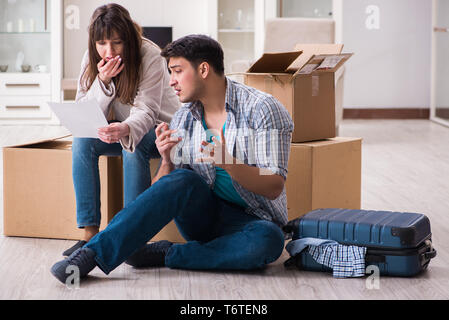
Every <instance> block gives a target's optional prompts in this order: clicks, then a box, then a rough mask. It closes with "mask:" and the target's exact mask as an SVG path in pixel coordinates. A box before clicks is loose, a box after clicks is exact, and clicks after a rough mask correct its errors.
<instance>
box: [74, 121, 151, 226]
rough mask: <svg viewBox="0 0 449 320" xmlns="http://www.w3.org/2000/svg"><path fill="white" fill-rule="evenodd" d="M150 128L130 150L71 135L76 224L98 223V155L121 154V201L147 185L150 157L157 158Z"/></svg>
mask: <svg viewBox="0 0 449 320" xmlns="http://www.w3.org/2000/svg"><path fill="white" fill-rule="evenodd" d="M155 140H156V134H155V131H154V129H153V130H151V131H150V132H149V133H147V134H146V135H145V136H144V137H143V139H142V141H141V142H140V143H139V145H138V146H137V147H136V150H135V152H134V153H130V152H128V151H126V150H122V146H121V145H120V143H113V144H107V143H105V142H102V141H101V140H100V139H92V138H74V139H73V144H72V175H73V185H74V188H75V199H76V218H77V225H78V227H79V228H84V227H88V226H100V219H101V213H100V173H99V169H98V158H99V157H100V156H101V155H108V156H120V155H123V185H124V205H125V206H126V204H128V203H130V202H132V201H133V200H135V199H136V198H137V196H138V195H139V194H141V193H142V192H143V191H145V190H146V189H148V187H149V186H150V185H151V173H150V163H149V161H150V158H159V157H160V155H159V151H158V150H157V147H156V144H155Z"/></svg>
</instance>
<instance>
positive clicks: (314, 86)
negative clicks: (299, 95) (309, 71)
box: [312, 76, 320, 97]
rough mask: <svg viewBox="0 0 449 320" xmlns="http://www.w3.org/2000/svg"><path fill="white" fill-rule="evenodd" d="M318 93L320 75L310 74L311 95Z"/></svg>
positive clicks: (314, 95)
mask: <svg viewBox="0 0 449 320" xmlns="http://www.w3.org/2000/svg"><path fill="white" fill-rule="evenodd" d="M319 94H320V77H319V76H312V97H317V96H319Z"/></svg>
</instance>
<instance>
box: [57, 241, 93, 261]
mask: <svg viewBox="0 0 449 320" xmlns="http://www.w3.org/2000/svg"><path fill="white" fill-rule="evenodd" d="M86 243H87V241H84V240H80V241H78V242H77V243H75V245H74V246H73V247H71V248H69V249H67V250H66V251H64V252H63V253H62V255H63V256H64V257H68V256H70V255H71V254H72V253H74V252H75V251H76V250H78V249H79V248H82V247H84V245H85V244H86Z"/></svg>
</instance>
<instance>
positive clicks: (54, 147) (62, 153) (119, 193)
mask: <svg viewBox="0 0 449 320" xmlns="http://www.w3.org/2000/svg"><path fill="white" fill-rule="evenodd" d="M71 146H72V141H71V139H70V138H68V137H60V138H56V139H50V140H45V141H36V142H31V143H27V144H23V145H16V146H10V147H4V148H3V192H4V197H3V202H4V211H3V219H4V223H3V230H4V234H5V235H6V236H18V237H36V238H53V239H70V240H79V239H80V238H81V236H82V232H83V231H82V230H80V229H78V228H77V224H76V211H75V210H76V202H75V191H74V188H73V181H72V152H71ZM158 164H159V160H158V159H152V160H151V171H152V176H153V177H154V174H155V171H156V169H157V168H158ZM98 165H99V172H100V189H101V196H100V201H101V226H100V229H101V230H102V229H104V228H105V227H106V225H107V223H108V222H109V221H110V220H111V219H112V218H113V217H114V215H115V214H116V213H117V212H119V211H120V210H121V209H122V207H123V173H122V170H123V169H122V168H123V167H122V159H121V157H118V156H117V157H111V156H101V157H100V159H99V164H98ZM162 239H166V240H170V241H173V242H184V241H185V240H184V239H183V238H182V237H181V235H180V234H179V232H178V230H177V228H176V226H175V224H174V222H171V223H170V224H169V225H167V226H166V227H165V228H164V229H162V230H161V231H160V232H159V233H158V234H157V235H156V236H155V237H154V238H153V239H152V241H157V240H162Z"/></svg>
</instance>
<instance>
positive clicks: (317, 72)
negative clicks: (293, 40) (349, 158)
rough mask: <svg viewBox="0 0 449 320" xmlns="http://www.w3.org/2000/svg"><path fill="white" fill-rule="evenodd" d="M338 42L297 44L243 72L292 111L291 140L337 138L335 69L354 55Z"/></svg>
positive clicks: (249, 82)
mask: <svg viewBox="0 0 449 320" xmlns="http://www.w3.org/2000/svg"><path fill="white" fill-rule="evenodd" d="M342 48H343V45H339V44H313V45H312V44H305V45H302V44H298V45H297V46H296V47H295V50H296V51H292V52H283V53H265V54H264V55H263V56H262V57H261V58H260V59H259V60H257V61H256V62H255V63H254V64H253V65H252V66H251V67H250V69H249V70H248V71H247V72H246V73H244V82H245V84H247V85H248V86H251V87H254V88H256V89H259V90H261V91H263V92H266V93H269V94H271V95H273V96H274V97H275V98H277V99H278V100H279V101H280V102H281V103H282V104H283V105H284V106H285V108H286V109H287V110H288V112H289V113H290V115H291V117H292V119H293V123H294V125H295V129H294V131H293V135H292V142H298V143H299V142H307V141H314V140H322V139H327V138H333V137H335V131H336V130H335V72H337V70H338V69H339V68H340V67H342V66H343V64H344V63H345V62H346V61H347V60H348V59H349V58H350V57H351V56H352V54H350V53H345V54H342V53H341V50H342Z"/></svg>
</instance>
